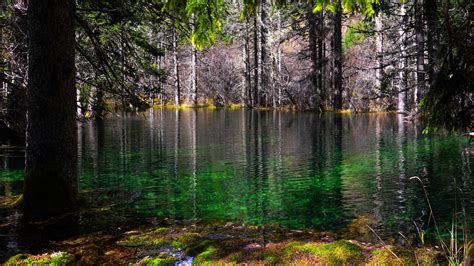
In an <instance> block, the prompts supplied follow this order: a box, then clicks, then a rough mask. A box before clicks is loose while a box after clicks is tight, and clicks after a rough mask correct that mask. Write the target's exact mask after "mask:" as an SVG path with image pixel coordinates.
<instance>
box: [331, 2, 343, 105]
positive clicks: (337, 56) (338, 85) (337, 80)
mask: <svg viewBox="0 0 474 266" xmlns="http://www.w3.org/2000/svg"><path fill="white" fill-rule="evenodd" d="M333 34H334V42H333V45H334V46H333V53H334V55H333V60H334V82H333V84H334V89H333V92H334V110H341V109H342V6H341V1H340V0H338V2H337V6H336V11H335V12H334V33H333Z"/></svg>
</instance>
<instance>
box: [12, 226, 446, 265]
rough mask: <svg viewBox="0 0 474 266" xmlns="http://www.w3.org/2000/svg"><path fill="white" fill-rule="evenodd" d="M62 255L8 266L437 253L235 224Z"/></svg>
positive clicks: (394, 261) (163, 232)
mask: <svg viewBox="0 0 474 266" xmlns="http://www.w3.org/2000/svg"><path fill="white" fill-rule="evenodd" d="M53 248H54V249H55V250H61V251H60V252H58V251H55V252H54V251H52V250H51V251H50V252H45V253H42V255H29V254H18V255H16V256H13V257H11V258H10V259H9V260H8V261H7V262H6V264H7V265H84V264H108V265H118V264H120V265H122V264H132V265H175V263H177V262H183V261H185V262H192V264H193V265H288V264H292V265H315V264H317V265H417V264H418V265H432V264H436V263H439V262H442V256H441V252H440V251H438V250H436V249H435V248H429V247H417V248H411V249H407V248H402V247H397V246H383V245H377V244H369V243H366V242H359V241H356V240H345V239H338V237H337V236H335V235H333V234H331V233H324V232H316V231H312V230H286V229H282V228H280V227H279V226H266V227H257V226H248V225H241V224H233V223H226V224H222V223H216V224H206V225H198V224H188V225H179V226H178V225H168V226H166V227H154V228H142V229H138V230H133V231H127V232H125V233H123V234H121V235H120V236H115V235H103V234H100V233H96V234H91V235H84V236H79V237H75V238H72V239H68V240H64V241H60V242H56V243H55V244H54V247H53Z"/></svg>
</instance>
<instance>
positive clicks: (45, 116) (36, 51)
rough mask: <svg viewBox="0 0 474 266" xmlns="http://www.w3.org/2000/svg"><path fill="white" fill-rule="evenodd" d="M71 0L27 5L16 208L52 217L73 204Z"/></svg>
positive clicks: (37, 1)
mask: <svg viewBox="0 0 474 266" xmlns="http://www.w3.org/2000/svg"><path fill="white" fill-rule="evenodd" d="M74 12H75V2H74V0H30V1H29V4H28V47H29V49H28V66H29V69H28V91H27V101H28V113H27V137H26V165H25V183H24V190H23V197H22V199H21V200H20V202H19V203H20V206H21V207H23V209H24V210H25V213H26V214H41V215H50V214H52V213H57V212H63V211H66V210H70V209H72V208H74V207H75V206H76V196H77V125H76V116H75V114H76V89H75V72H76V70H75V42H74V38H75V33H74Z"/></svg>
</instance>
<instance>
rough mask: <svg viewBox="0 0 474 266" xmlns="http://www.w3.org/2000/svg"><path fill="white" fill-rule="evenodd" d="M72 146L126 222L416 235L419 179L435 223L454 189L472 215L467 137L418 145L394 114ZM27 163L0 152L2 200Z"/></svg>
mask: <svg viewBox="0 0 474 266" xmlns="http://www.w3.org/2000/svg"><path fill="white" fill-rule="evenodd" d="M78 136H79V169H80V179H79V186H80V189H81V190H96V189H119V190H122V191H128V192H129V193H130V195H132V196H131V197H130V199H129V201H128V202H127V209H126V210H125V211H124V212H126V213H127V214H128V215H129V216H130V217H132V216H140V217H157V218H165V217H168V218H173V219H177V220H191V219H197V220H200V221H204V222H211V221H229V220H230V221H238V222H245V223H250V224H268V223H272V224H274V223H278V224H282V225H284V226H287V227H290V228H300V227H310V228H317V229H323V230H337V229H339V228H342V227H344V226H345V225H347V224H348V223H349V222H350V221H351V220H353V219H354V218H357V217H359V216H362V215H364V216H368V217H370V218H371V219H374V221H375V222H376V223H377V226H376V228H377V230H378V231H379V232H386V233H392V234H397V233H398V232H399V231H400V232H412V231H413V230H414V226H413V221H417V222H418V224H420V225H421V226H423V225H426V221H427V220H428V213H429V211H428V206H427V204H426V201H425V200H424V198H425V197H424V194H423V190H422V186H421V184H420V183H419V182H417V181H413V180H410V179H409V178H410V177H411V176H415V175H416V176H419V177H420V178H421V179H422V180H423V182H424V184H425V186H426V188H427V191H428V193H429V196H430V199H431V203H432V206H433V208H434V212H435V215H436V216H437V217H438V220H439V223H440V224H442V223H444V222H445V223H449V222H450V221H451V218H450V217H451V214H452V213H453V208H454V205H455V204H454V194H455V193H454V191H455V190H456V186H458V187H459V188H461V189H462V193H460V194H458V196H459V195H461V194H462V195H463V196H464V198H465V199H466V200H465V202H466V208H467V211H468V212H469V213H470V214H474V188H473V186H472V184H473V174H472V171H471V169H472V167H473V163H472V162H473V160H474V158H473V156H472V155H469V154H467V153H465V152H464V149H465V148H466V147H468V144H467V139H466V138H463V137H455V136H449V137H446V136H444V137H442V136H438V137H426V136H423V135H421V133H420V129H419V128H417V126H416V125H414V124H411V123H402V117H401V116H397V115H375V114H372V115H342V116H340V115H331V114H323V115H321V114H316V113H292V112H272V111H268V112H266V111H260V112H257V111H244V110H204V109H196V110H180V111H176V110H150V111H149V112H147V113H144V114H141V115H138V116H136V115H135V116H131V117H127V118H109V119H106V120H105V121H103V122H101V123H97V122H85V123H82V124H79V129H78ZM23 160H24V159H23V156H22V152H21V150H20V151H19V150H12V149H6V148H4V149H0V163H1V164H0V196H5V195H16V194H19V193H21V186H22V177H23V172H22V168H23V166H24V163H23ZM455 184H456V185H455ZM101 197H109V198H111V200H112V201H114V195H113V194H112V195H111V194H107V193H104V194H103V195H101ZM117 200H118V199H117Z"/></svg>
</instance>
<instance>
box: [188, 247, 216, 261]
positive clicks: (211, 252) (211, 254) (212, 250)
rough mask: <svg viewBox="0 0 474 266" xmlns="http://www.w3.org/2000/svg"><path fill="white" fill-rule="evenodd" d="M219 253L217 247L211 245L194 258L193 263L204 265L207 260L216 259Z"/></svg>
mask: <svg viewBox="0 0 474 266" xmlns="http://www.w3.org/2000/svg"><path fill="white" fill-rule="evenodd" d="M217 253H218V250H217V248H216V247H214V246H209V247H207V248H206V250H204V251H203V252H201V253H200V254H199V255H197V256H196V257H195V258H194V260H193V263H194V264H197V265H202V264H203V263H205V262H209V261H212V260H215V259H216V257H217Z"/></svg>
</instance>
